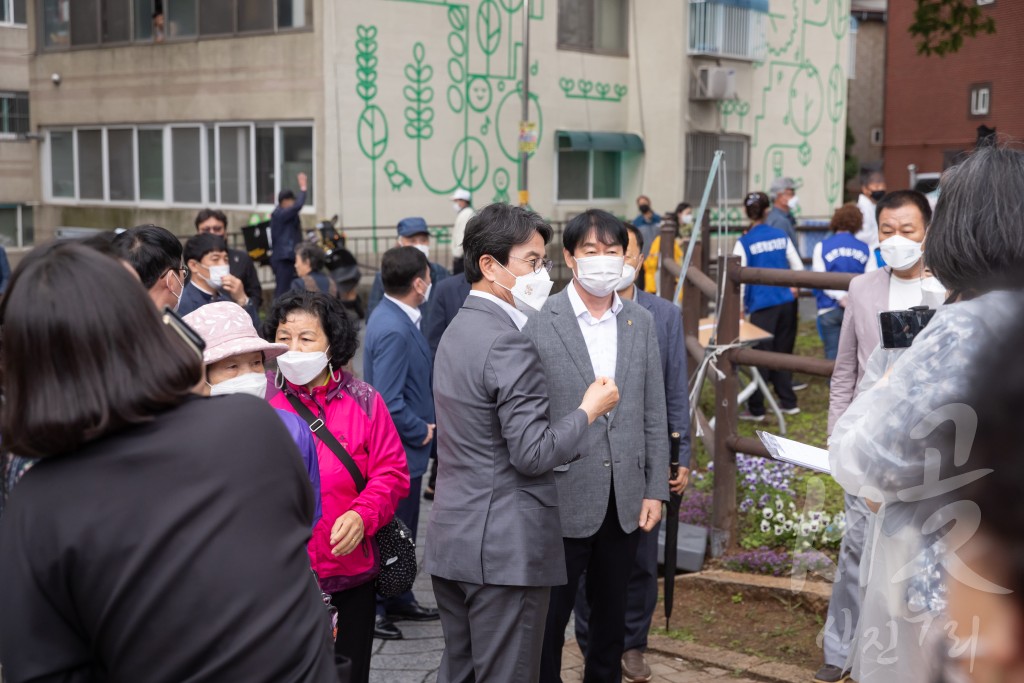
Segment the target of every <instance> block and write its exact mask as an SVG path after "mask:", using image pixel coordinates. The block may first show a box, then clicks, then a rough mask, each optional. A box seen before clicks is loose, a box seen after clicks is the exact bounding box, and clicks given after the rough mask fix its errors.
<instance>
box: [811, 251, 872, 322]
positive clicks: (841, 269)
mask: <svg viewBox="0 0 1024 683" xmlns="http://www.w3.org/2000/svg"><path fill="white" fill-rule="evenodd" d="M869 258H871V250H870V248H869V247H868V245H866V244H864V243H863V242H861V241H860V240H859V239H857V238H856V237H854V236H853V235H852V234H850V233H848V232H837V233H836V234H834V235H832V236H831V237H826V238H825V240H824V241H822V243H821V259H822V260H823V261H824V262H825V272H826V273H857V274H860V273H863V272H864V269H865V268H866V267H867V264H868V259H869ZM814 296H815V297H816V298H817V299H818V310H821V309H823V308H835V306H837V305H838V303H837V302H836V300H835V299H833V298H832V297H830V296H829V295H828V294H825V292H823V291H821V290H820V289H816V290H814Z"/></svg>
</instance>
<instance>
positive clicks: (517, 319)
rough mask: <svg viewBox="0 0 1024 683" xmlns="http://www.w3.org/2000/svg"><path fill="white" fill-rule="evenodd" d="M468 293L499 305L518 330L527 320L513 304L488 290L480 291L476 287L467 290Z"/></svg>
mask: <svg viewBox="0 0 1024 683" xmlns="http://www.w3.org/2000/svg"><path fill="white" fill-rule="evenodd" d="M469 295H470V296H477V297H480V298H481V299H486V300H487V301H490V302H491V303H492V304H497V305H499V306H501V308H502V310H504V311H505V312H506V313H508V317H510V318H512V322H514V323H515V325H516V327H518V328H519V329H520V330H522V329H523V327H525V326H526V321H527V320H528V318H527V317H526V314H525V313H523V312H522V311H520V310H519V309H518V308H516V307H515V306H512V305H510V304H509V303H508V302H507V301H504V300H502V299H499V298H498V297H496V296H494V295H493V294H491V293H490V292H481V291H479V290H477V289H471V290H469Z"/></svg>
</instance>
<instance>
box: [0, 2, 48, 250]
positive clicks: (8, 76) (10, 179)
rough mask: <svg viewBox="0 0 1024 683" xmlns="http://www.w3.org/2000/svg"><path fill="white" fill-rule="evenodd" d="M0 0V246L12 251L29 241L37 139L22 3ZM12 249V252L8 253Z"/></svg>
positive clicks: (26, 29) (35, 197) (34, 188)
mask: <svg viewBox="0 0 1024 683" xmlns="http://www.w3.org/2000/svg"><path fill="white" fill-rule="evenodd" d="M28 1H29V0H0V246H3V247H4V248H5V249H8V250H10V251H11V252H15V251H16V250H17V249H18V248H19V247H20V246H22V245H26V244H27V245H30V244H32V242H33V226H34V224H35V221H34V219H35V216H34V213H33V211H34V208H35V204H36V203H37V199H38V198H39V195H38V191H37V179H38V176H39V173H38V167H37V163H38V159H39V152H38V149H37V143H35V142H32V141H30V140H28V139H26V135H27V134H28V133H29V131H30V122H29V115H30V111H29V106H28V103H29V79H28V74H29V49H30V48H29V31H28V24H27V18H26V6H25V5H26V3H27V2H28ZM13 255H14V254H13V253H12V256H13Z"/></svg>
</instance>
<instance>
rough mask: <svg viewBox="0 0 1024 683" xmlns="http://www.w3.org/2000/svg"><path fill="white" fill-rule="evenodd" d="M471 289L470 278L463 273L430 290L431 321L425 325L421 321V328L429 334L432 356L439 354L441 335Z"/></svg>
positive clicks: (428, 339) (428, 341)
mask: <svg viewBox="0 0 1024 683" xmlns="http://www.w3.org/2000/svg"><path fill="white" fill-rule="evenodd" d="M469 290H470V284H469V280H467V279H466V277H465V276H464V275H462V274H461V273H460V274H458V275H456V276H454V277H450V278H446V279H445V281H444V282H442V283H441V284H439V285H435V286H434V288H433V289H432V290H430V300H431V301H433V302H434V305H433V307H432V308H431V316H430V322H429V323H427V325H426V326H425V327H424V326H423V323H420V328H421V329H422V330H423V333H424V334H426V335H427V343H428V344H430V353H431V355H432V356H436V355H437V345H438V344H440V343H441V336H442V335H443V334H444V331H445V330H447V329H448V326H449V325H451V323H452V320H454V319H455V315H456V314H457V313H458V312H459V309H460V308H462V304H464V303H466V297H468V296H469Z"/></svg>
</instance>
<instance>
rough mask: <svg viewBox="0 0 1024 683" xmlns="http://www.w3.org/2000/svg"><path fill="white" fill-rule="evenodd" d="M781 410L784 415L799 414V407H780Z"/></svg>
mask: <svg viewBox="0 0 1024 683" xmlns="http://www.w3.org/2000/svg"><path fill="white" fill-rule="evenodd" d="M781 410H782V412H783V413H784V414H786V415H799V414H800V409H799V408H782V409H781Z"/></svg>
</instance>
